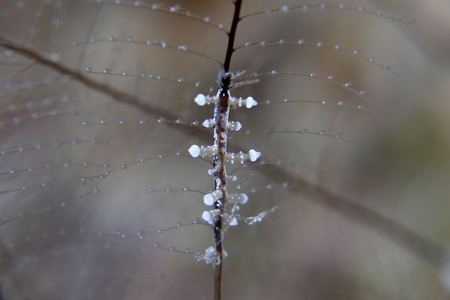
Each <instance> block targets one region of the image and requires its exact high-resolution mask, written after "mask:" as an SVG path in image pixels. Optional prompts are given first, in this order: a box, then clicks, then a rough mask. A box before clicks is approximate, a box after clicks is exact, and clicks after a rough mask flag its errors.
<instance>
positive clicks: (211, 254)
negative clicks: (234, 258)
mask: <svg viewBox="0 0 450 300" xmlns="http://www.w3.org/2000/svg"><path fill="white" fill-rule="evenodd" d="M195 258H196V259H197V261H201V260H204V261H205V262H206V263H207V264H210V265H213V266H218V265H220V264H221V263H222V261H221V259H220V255H219V254H218V253H217V251H216V248H214V247H213V246H211V247H209V248H207V249H206V250H205V253H203V254H198V255H196V256H195Z"/></svg>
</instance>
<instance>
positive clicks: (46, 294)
mask: <svg viewBox="0 0 450 300" xmlns="http://www.w3.org/2000/svg"><path fill="white" fill-rule="evenodd" d="M119 2H122V4H117V3H116V1H110V2H99V1H80V2H79V1H66V0H59V1H58V0H53V1H41V0H39V1H34V0H33V1H31V0H30V1H26V0H18V1H2V2H1V3H0V15H1V19H0V35H1V36H2V37H5V38H7V39H9V40H11V41H14V42H16V43H18V44H21V45H24V46H26V47H29V48H31V49H34V50H35V51H37V52H39V53H42V54H43V55H46V56H47V57H49V58H52V59H53V60H55V61H57V62H59V63H61V64H63V65H65V66H69V67H70V68H73V69H75V70H79V71H81V72H83V73H85V74H86V75H87V76H89V78H92V79H95V80H98V81H103V82H106V83H108V84H109V85H111V86H114V87H115V88H117V89H119V90H122V91H124V92H126V93H128V94H131V95H134V96H136V97H137V98H139V99H140V100H141V101H143V102H145V103H149V104H152V105H154V106H156V107H158V108H159V109H163V110H165V111H167V112H169V113H172V114H175V115H177V116H178V118H180V120H182V123H183V122H184V121H185V122H192V121H194V120H198V121H200V123H201V122H202V121H203V120H204V119H206V118H210V117H211V115H212V108H211V107H198V106H197V105H195V103H194V102H193V99H194V97H195V96H196V95H197V94H198V93H210V94H214V93H215V92H216V89H217V84H216V78H217V74H218V71H219V70H220V63H218V62H217V61H216V60H223V58H224V55H225V50H226V43H227V36H226V34H225V32H224V31H223V30H221V29H220V28H219V24H223V28H225V29H227V28H229V26H230V23H231V17H232V13H233V5H232V2H231V1H219V0H214V1H206V0H205V1H177V2H174V1H160V2H158V3H157V5H158V6H157V7H158V9H156V10H152V9H151V6H152V5H153V4H154V3H152V2H147V1H140V2H139V5H135V3H134V1H128V2H126V1H119ZM306 4H309V5H310V6H309V7H307V8H306V7H305V8H300V9H293V8H294V7H295V6H299V5H300V6H303V5H306ZM321 4H325V6H324V7H320V5H321ZM340 4H343V5H344V7H346V8H344V9H343V8H340V7H339V5H340ZM178 5H179V6H178ZM283 5H284V6H285V8H284V9H283V11H281V12H277V11H273V12H272V13H269V12H267V13H262V14H260V15H255V16H251V17H250V16H249V17H246V18H244V19H243V20H242V22H241V23H240V25H239V28H238V35H237V38H236V46H238V45H242V46H243V47H241V48H240V49H238V50H237V51H236V52H235V54H234V56H233V60H232V64H231V65H232V66H231V68H232V70H233V71H235V72H236V71H238V70H246V71H247V74H248V75H249V77H247V78H244V79H251V78H253V77H252V76H251V75H252V74H253V73H266V72H272V70H276V72H275V73H277V72H278V73H279V74H275V75H263V76H259V78H260V82H259V83H257V84H251V85H247V86H243V87H241V88H238V89H236V90H233V91H232V94H233V95H234V96H241V97H247V96H249V95H251V96H253V97H254V98H255V99H257V100H258V101H259V102H260V104H261V105H260V106H258V107H256V108H252V109H251V110H247V109H239V110H236V111H233V112H232V114H231V118H232V119H234V120H239V121H240V122H241V123H242V124H243V126H244V128H243V130H242V132H240V133H233V134H232V139H231V140H230V143H229V146H230V149H231V150H232V151H240V150H243V151H248V149H250V148H254V149H257V150H259V151H261V152H262V153H263V155H262V159H261V161H259V162H258V163H257V164H255V165H248V166H246V167H245V168H244V167H240V166H232V167H230V171H232V172H233V174H235V175H236V176H237V177H238V180H237V181H236V182H235V183H232V184H230V190H239V191H242V192H245V193H248V194H249V197H250V201H249V203H248V204H246V205H245V206H243V207H242V208H241V212H242V215H244V216H252V215H257V214H259V213H260V212H262V211H266V210H269V209H271V208H272V207H274V206H276V207H277V210H276V211H275V212H274V213H271V214H269V215H268V216H267V217H266V218H265V219H264V221H263V222H262V223H258V224H256V225H253V226H248V225H246V224H244V222H241V223H240V224H239V226H238V227H236V228H231V229H230V230H229V231H228V232H227V235H226V237H225V249H226V251H227V253H228V257H227V258H226V259H225V261H224V277H223V298H224V299H448V289H446V287H447V288H449V286H450V278H449V276H450V271H448V269H450V267H447V266H446V256H445V253H446V252H444V254H443V255H440V256H439V257H438V256H437V254H436V253H437V252H433V251H431V250H429V249H432V248H433V246H432V245H433V244H432V243H437V244H439V245H442V246H444V247H446V246H447V244H448V241H449V238H450V230H449V229H448V228H449V225H450V224H449V223H448V220H449V218H448V211H449V196H450V190H449V187H448V184H447V181H448V180H447V179H448V178H449V175H450V174H449V164H450V161H449V159H448V153H449V134H448V132H449V127H450V124H449V121H448V120H449V118H448V117H447V115H448V113H449V111H450V106H449V101H448V99H447V95H448V94H449V91H448V88H449V87H448V86H449V85H448V82H449V72H448V71H449V69H448V68H449V63H448V58H447V56H448V55H447V53H448V51H447V50H448V41H447V40H448V39H447V36H448V31H449V30H450V27H449V26H450V24H449V23H448V22H449V21H448V18H446V12H448V11H450V7H449V5H448V4H447V3H446V1H443V0H432V1H426V2H425V1H405V0H396V1H388V2H387V1H375V0H374V1H363V0H361V1H350V0H348V1H341V2H339V3H338V2H336V1H321V2H314V1H311V2H308V3H306V2H305V3H304V2H303V1H284V2H281V1H275V0H273V1H269V0H267V1H266V0H264V1H261V0H258V1H256V0H244V4H243V8H242V14H241V15H242V16H244V15H247V14H251V13H253V12H258V11H261V12H265V11H266V10H267V9H272V10H276V9H279V8H280V7H282V6H283ZM360 6H361V7H362V8H361V9H360V8H359V7H360ZM171 8H172V13H170V12H164V10H166V11H167V10H168V11H170V9H171ZM186 11H189V12H190V13H191V14H192V15H195V16H198V17H199V18H196V17H193V16H192V15H191V16H190V17H186ZM378 11H382V12H383V13H382V14H381V16H379V15H377V12H378ZM397 15H399V16H401V18H400V19H399V20H397V19H396V18H395V16H397ZM391 17H393V18H391ZM205 18H207V19H206V20H205ZM210 23H213V25H211V24H210ZM300 39H304V42H303V43H302V45H298V43H297V44H295V43H291V42H298V41H299V40H300ZM147 41H148V42H147ZM263 41H264V42H265V46H264V47H263V46H261V42H263ZM245 43H250V44H248V46H245ZM318 43H320V44H318ZM147 44H151V45H147ZM252 44H255V45H254V46H252ZM256 44H257V45H256ZM263 44H264V43H263ZM272 44H273V45H272ZM163 45H165V47H163ZM319 45H320V46H319ZM336 45H339V46H340V47H339V48H340V49H335V48H336ZM180 46H181V47H180ZM178 48H180V49H178ZM183 49H188V50H189V51H192V52H189V51H185V50H183ZM1 50H2V52H1V53H0V76H1V81H0V93H1V98H0V123H1V130H0V151H1V152H0V176H1V180H0V205H1V207H0V221H1V223H0V231H1V235H0V243H1V256H0V261H1V264H0V268H1V272H0V273H1V296H2V299H144V298H145V299H212V289H213V284H212V283H213V269H212V267H211V266H209V265H206V264H205V263H204V262H197V261H196V260H195V258H194V255H193V254H195V253H196V252H197V251H198V252H200V253H201V252H204V250H205V249H206V248H207V247H209V246H210V245H212V243H213V236H212V230H211V229H210V228H209V227H208V226H205V225H201V224H193V223H192V222H193V221H195V220H196V219H197V218H198V217H200V216H201V213H202V212H203V211H204V210H205V209H206V208H205V206H204V204H203V203H202V200H201V198H202V196H203V194H204V193H207V192H208V190H210V189H212V188H213V181H212V179H211V177H210V176H208V175H207V173H206V172H207V169H208V168H209V164H208V163H207V162H205V161H202V160H199V159H193V158H191V157H189V155H188V153H187V149H188V148H189V146H190V145H192V144H194V143H195V144H202V145H207V144H209V143H210V142H211V140H210V138H209V137H206V138H205V134H202V133H199V131H184V130H181V129H180V127H183V126H184V127H189V126H190V125H181V124H178V125H173V124H171V123H170V122H166V123H164V122H162V123H160V122H158V121H157V119H156V118H154V117H152V116H149V115H148V114H146V113H145V112H142V111H140V110H138V109H136V108H134V107H132V106H130V105H126V104H123V103H118V102H117V101H114V100H112V99H111V97H109V96H107V95H104V94H103V93H101V92H99V91H93V90H92V89H89V88H86V87H85V86H84V85H83V84H82V83H80V82H78V81H76V80H73V79H71V78H70V77H68V76H62V75H61V74H58V73H56V72H54V71H52V70H51V69H49V68H47V67H43V66H41V65H39V64H38V63H36V62H34V61H33V60H30V59H26V58H24V57H22V56H21V55H19V54H18V53H14V52H13V51H10V50H7V49H5V48H3V49H1ZM355 50H358V52H357V53H356V54H354V53H353V52H354V51H355ZM211 58H214V59H211ZM370 58H373V61H374V62H375V63H376V64H375V63H372V62H370V61H369V60H370ZM86 70H89V72H86ZM104 70H105V71H104ZM124 72H125V73H124ZM282 72H287V73H291V74H290V75H282V74H280V73H282ZM103 73H104V74H103ZM293 73H295V74H297V75H293ZM312 73H314V74H317V76H314V77H311V76H310V74H312ZM141 74H142V75H141ZM150 74H151V75H152V76H151V78H149V75H150ZM329 75H333V76H334V80H327V79H326V78H327V77H328V76H329ZM156 76H160V77H161V79H155V78H156ZM196 83H198V84H196ZM346 83H351V85H350V84H347V86H345V84H346ZM196 85H197V86H196ZM360 91H365V93H363V95H361V94H360V93H359V92H360ZM285 99H288V101H285ZM267 100H270V101H271V102H272V103H271V104H270V105H267V102H266V101H267ZM341 101H342V102H341ZM340 102H341V103H344V105H340V104H339V103H340ZM358 107H359V108H358ZM161 117H164V116H163V115H162V116H161ZM245 130H249V131H250V132H251V133H254V134H247V135H246V134H245ZM284 130H287V131H289V132H290V133H287V132H284V133H282V131H284ZM302 130H303V132H301V131H302ZM205 132H206V131H205ZM310 133H312V134H310ZM336 134H339V137H340V138H336ZM353 139H356V141H353ZM261 162H262V165H261ZM272 166H276V167H277V168H278V169H277V170H281V171H280V172H277V171H275V170H273V169H271V167H272ZM304 182H308V183H309V185H308V186H307V187H305V186H304V185H303V183H304ZM283 183H286V184H285V185H284V186H283ZM286 186H287V188H286ZM186 188H187V189H188V190H186ZM149 189H151V190H149ZM183 189H185V190H183ZM318 189H319V194H320V191H329V192H330V193H333V195H337V196H339V199H338V198H336V199H335V201H336V202H335V203H336V205H335V206H332V205H324V204H323V202H321V201H318V199H316V198H315V197H313V196H309V195H311V194H310V193H309V192H310V190H318ZM342 199H344V200H345V203H347V202H348V203H356V204H358V205H360V206H362V207H364V208H366V209H367V210H369V211H371V212H374V213H377V214H380V215H382V216H383V218H382V219H381V220H384V221H381V225H380V222H379V220H377V221H374V220H371V219H364V217H361V216H358V215H355V214H358V211H356V212H355V211H350V210H348V209H347V206H345V205H340V204H339V203H341V202H342ZM390 221H394V222H395V223H390ZM177 223H180V224H179V225H180V226H177ZM396 224H400V225H401V226H405V227H406V228H409V229H410V230H411V231H412V232H414V233H415V234H416V235H418V236H421V237H424V238H425V239H426V240H422V239H420V240H417V241H412V242H410V243H404V242H402V243H400V241H403V240H404V239H405V237H404V235H403V232H401V231H398V230H397V229H398V228H397V227H396V226H397V225H396ZM177 227H178V228H177ZM380 228H383V229H382V230H380ZM158 230H161V231H162V232H161V233H160V234H158ZM172 247H173V248H172ZM183 252H185V253H183Z"/></svg>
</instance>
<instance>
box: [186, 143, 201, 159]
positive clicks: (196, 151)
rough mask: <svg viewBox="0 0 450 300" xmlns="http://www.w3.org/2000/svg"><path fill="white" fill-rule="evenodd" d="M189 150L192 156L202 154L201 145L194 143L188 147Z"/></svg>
mask: <svg viewBox="0 0 450 300" xmlns="http://www.w3.org/2000/svg"><path fill="white" fill-rule="evenodd" d="M188 151H189V154H190V155H191V156H192V157H198V156H199V155H200V147H199V146H197V145H192V146H191V147H190V148H189V149H188Z"/></svg>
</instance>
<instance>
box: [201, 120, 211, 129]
mask: <svg viewBox="0 0 450 300" xmlns="http://www.w3.org/2000/svg"><path fill="white" fill-rule="evenodd" d="M202 125H203V126H204V127H206V128H209V127H211V122H210V121H209V119H206V120H205V121H203V123H202Z"/></svg>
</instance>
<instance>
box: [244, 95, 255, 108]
mask: <svg viewBox="0 0 450 300" xmlns="http://www.w3.org/2000/svg"><path fill="white" fill-rule="evenodd" d="M256 105H258V102H257V101H256V100H255V99H253V97H248V98H247V99H246V100H245V106H246V107H247V108H252V107H253V106H256Z"/></svg>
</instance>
